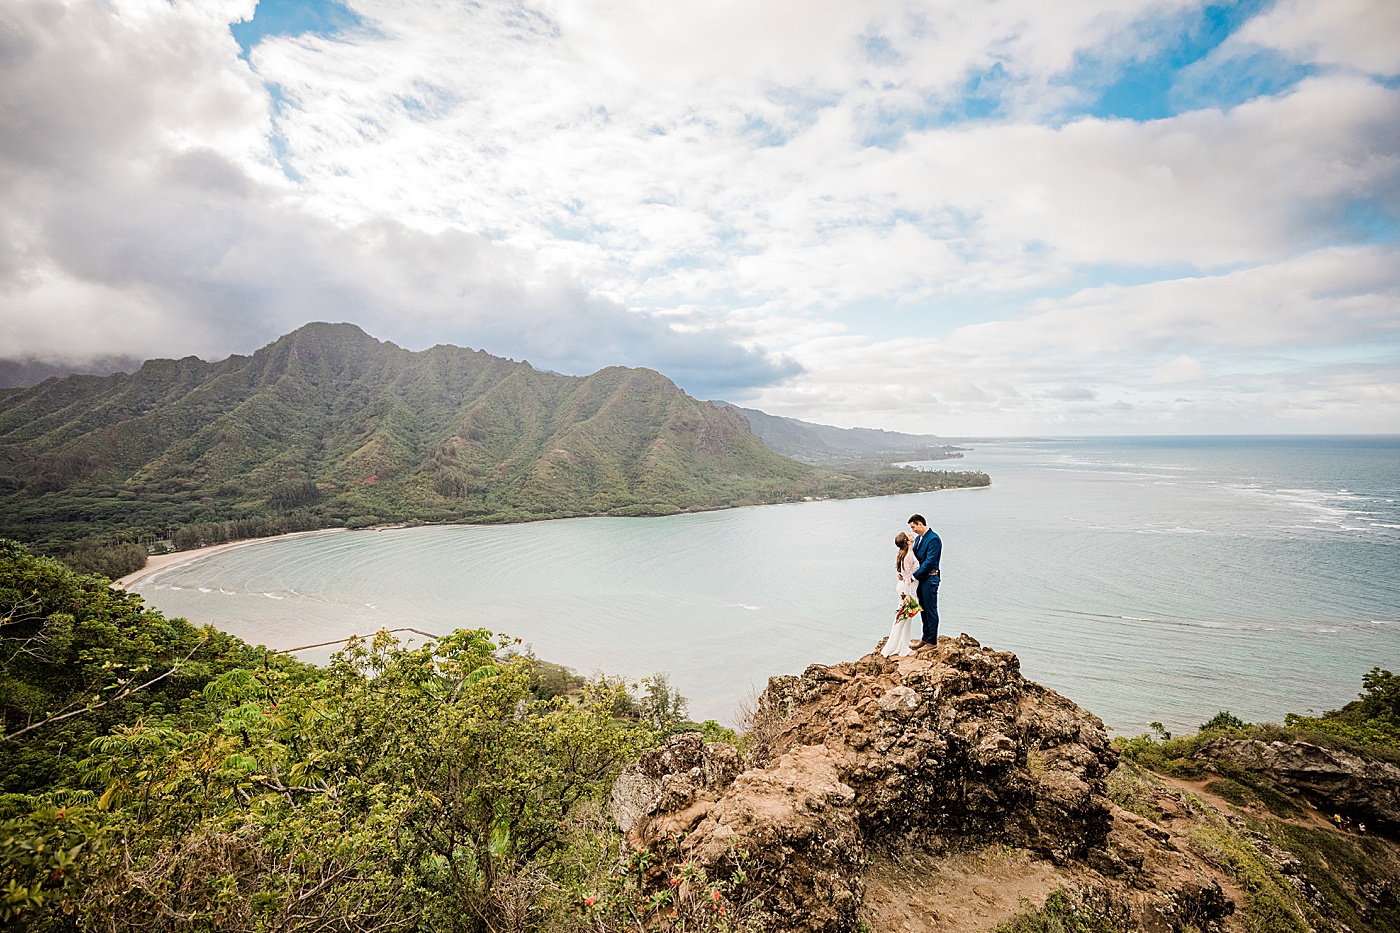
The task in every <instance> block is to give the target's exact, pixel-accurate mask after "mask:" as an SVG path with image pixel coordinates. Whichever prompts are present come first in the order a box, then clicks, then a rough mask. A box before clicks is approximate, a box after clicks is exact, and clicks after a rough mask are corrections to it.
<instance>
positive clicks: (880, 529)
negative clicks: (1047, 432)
mask: <svg viewBox="0 0 1400 933" xmlns="http://www.w3.org/2000/svg"><path fill="white" fill-rule="evenodd" d="M970 446H971V447H972V449H971V450H969V451H968V452H967V454H966V457H965V458H964V459H963V460H961V461H952V462H949V463H937V464H929V465H928V466H930V467H933V468H939V467H950V468H954V469H968V468H976V469H982V470H986V471H987V472H988V473H990V474H991V476H992V482H993V485H992V487H991V488H990V489H985V490H961V491H950V492H940V493H927V494H920V495H911V496H899V497H891V498H884V499H863V500H856V501H848V502H812V503H802V504H794V505H782V506H765V507H760V508H750V509H736V510H731V511H724V512H709V513H703V514H696V515H677V516H670V517H666V518H650V519H625V518H593V519H573V520H566V521H558V522H541V523H534V524H528V525H513V526H468V525H461V526H436V527H423V528H410V529H395V530H385V531H358V532H343V533H334V534H327V535H323V536H310V537H302V538H290V539H280V540H271V541H265V542H259V543H255V544H251V545H247V546H242V547H237V548H234V549H231V550H228V551H224V552H220V553H215V554H212V555H210V556H208V557H205V558H202V559H200V560H196V561H194V562H192V563H189V564H188V565H185V566H176V567H172V568H169V569H166V570H163V571H161V572H159V573H157V574H156V575H154V576H153V577H151V578H149V579H148V580H147V581H146V582H145V583H143V584H142V585H141V586H139V587H138V588H137V591H138V592H140V593H141V594H142V595H143V596H145V597H146V599H147V601H148V602H149V603H151V604H152V605H154V606H156V607H158V608H160V609H162V610H163V611H165V612H166V613H168V614H171V615H182V616H185V617H187V618H189V619H191V620H194V621H197V622H212V623H213V624H215V625H217V626H219V627H221V628H224V629H226V630H228V631H230V632H233V633H235V634H237V635H239V636H241V637H243V638H245V639H248V640H249V641H252V642H254V643H263V644H267V645H269V646H272V647H281V648H286V647H294V646H299V645H306V644H311V643H314V642H320V641H326V640H329V639H333V638H339V637H342V636H345V635H349V634H351V633H357V632H358V633H364V632H371V631H374V630H376V629H378V628H381V627H383V628H393V627H399V626H411V627H414V628H420V629H424V630H427V631H433V632H442V631H446V630H449V629H451V628H455V627H477V626H484V627H487V628H491V629H493V630H495V631H499V632H508V633H510V634H512V635H517V636H520V637H521V638H523V639H524V640H525V642H527V643H528V644H529V645H530V646H531V647H532V648H533V650H534V651H535V653H536V654H538V655H539V656H540V657H543V658H547V659H551V660H557V661H560V662H563V663H566V664H569V665H570V666H572V667H574V668H576V669H578V670H579V671H581V672H584V673H589V672H593V671H606V672H608V673H613V674H621V675H624V676H627V677H631V678H637V677H641V676H645V675H647V674H650V673H653V672H656V671H665V672H668V673H669V674H670V676H671V679H672V682H673V683H674V684H675V685H676V686H677V687H678V688H679V689H680V690H681V692H682V693H684V694H686V695H687V696H688V697H690V699H691V712H692V715H694V716H696V717H697V718H717V719H720V720H728V721H732V720H733V718H734V713H735V710H736V708H737V706H738V704H739V703H740V702H741V701H742V700H743V699H744V698H745V696H747V695H748V694H749V693H750V691H751V690H753V689H754V688H761V687H762V686H763V684H764V683H765V682H766V679H767V678H768V676H770V675H772V674H782V673H797V672H800V671H801V670H802V669H803V668H804V667H806V666H807V665H808V664H810V663H813V662H824V663H829V662H834V661H839V660H845V659H853V658H856V657H858V656H860V655H861V654H863V653H865V652H867V651H869V650H871V649H872V648H873V646H874V645H875V643H876V642H877V641H878V640H879V639H880V638H881V637H883V636H884V635H885V634H886V633H887V632H888V628H889V620H890V618H891V617H892V615H893V611H894V607H893V595H892V594H893V583H892V579H891V577H892V574H893V560H894V553H895V548H894V544H893V538H894V535H895V534H896V533H897V532H898V531H899V530H901V529H902V528H903V527H904V525H903V522H904V519H905V518H907V517H908V515H909V513H911V512H915V511H918V512H922V513H923V514H924V515H926V516H928V518H929V520H930V523H931V524H932V525H933V527H934V529H935V530H937V531H938V532H939V533H940V535H941V536H942V537H943V539H944V559H943V581H944V582H943V586H942V594H941V600H940V607H941V609H942V616H943V626H942V629H941V632H942V634H952V635H956V634H958V633H959V632H968V633H970V634H972V635H973V636H975V637H976V638H978V639H979V640H981V641H982V642H983V643H984V644H988V645H991V646H993V647H995V648H998V649H1007V650H1011V651H1014V652H1016V653H1017V654H1018V655H1019V656H1020V657H1021V662H1022V668H1023V670H1024V671H1025V673H1026V674H1027V675H1028V676H1029V677H1031V678H1033V679H1035V680H1038V681H1040V682H1042V683H1044V684H1046V685H1048V686H1051V687H1053V688H1055V689H1057V690H1059V691H1060V692H1062V693H1064V694H1066V695H1067V696H1069V697H1071V698H1072V699H1074V700H1076V701H1077V702H1079V703H1080V704H1081V705H1083V706H1085V707H1087V708H1089V709H1091V710H1093V711H1094V712H1095V713H1097V714H1099V715H1100V716H1102V717H1103V718H1104V720H1105V721H1106V722H1107V723H1108V724H1109V725H1110V726H1113V727H1114V728H1116V729H1118V730H1119V731H1120V732H1124V733H1136V732H1139V731H1143V730H1144V729H1145V728H1146V724H1147V723H1149V722H1151V721H1153V720H1160V721H1161V722H1163V723H1165V724H1166V725H1167V726H1168V727H1169V728H1171V729H1174V730H1181V729H1183V728H1188V729H1189V728H1194V727H1195V726H1196V725H1198V724H1199V723H1200V722H1201V721H1202V720H1203V719H1205V718H1208V717H1209V716H1211V715H1212V714H1214V713H1215V712H1216V711H1217V710H1220V709H1229V710H1231V711H1233V712H1234V713H1236V714H1237V715H1239V716H1242V717H1243V718H1245V719H1248V720H1251V721H1277V720H1281V719H1282V717H1283V715H1284V713H1286V712H1289V711H1298V712H1302V711H1305V710H1307V709H1309V708H1311V709H1315V710H1318V711H1321V710H1323V709H1328V708H1335V707H1336V706H1339V705H1341V704H1342V703H1345V702H1346V701H1347V700H1349V699H1352V698H1354V696H1355V695H1356V693H1357V692H1358V691H1359V689H1360V679H1361V675H1362V674H1363V673H1364V672H1365V671H1368V670H1370V668H1371V667H1373V666H1381V667H1387V668H1389V669H1392V670H1394V669H1397V668H1400V437H1381V438H1375V437H1367V438H1358V437H1306V438H1304V437H1279V438H1259V437H1249V438H1241V437H1178V438H1111V439H1104V438H1096V439H1087V440H1039V441H1017V442H1005V443H994V444H973V445H970ZM325 655H326V652H325V651H312V652H306V653H304V654H303V655H302V656H303V657H305V658H307V659H310V660H317V659H320V658H324V657H325Z"/></svg>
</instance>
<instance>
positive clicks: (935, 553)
mask: <svg viewBox="0 0 1400 933" xmlns="http://www.w3.org/2000/svg"><path fill="white" fill-rule="evenodd" d="M942 555H943V539H942V538H940V537H938V535H934V536H933V540H932V541H930V542H929V545H928V550H927V551H925V552H924V561H923V563H921V564H919V569H918V570H915V571H914V579H916V580H927V579H928V578H929V576H930V575H931V574H932V573H933V572H934V571H935V570H937V569H938V558H939V557H941V556H942Z"/></svg>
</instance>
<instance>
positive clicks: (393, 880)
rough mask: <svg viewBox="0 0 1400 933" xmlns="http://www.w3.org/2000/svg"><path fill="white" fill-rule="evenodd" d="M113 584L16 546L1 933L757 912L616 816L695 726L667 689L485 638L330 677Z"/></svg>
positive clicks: (384, 656) (368, 647) (8, 626)
mask: <svg viewBox="0 0 1400 933" xmlns="http://www.w3.org/2000/svg"><path fill="white" fill-rule="evenodd" d="M108 582H109V581H107V580H105V579H103V578H100V577H94V576H79V575H77V574H74V573H73V572H72V571H70V570H69V569H68V568H66V567H65V566H64V565H62V564H61V563H59V562H58V561H55V560H52V559H49V558H44V557H39V556H36V555H34V554H33V553H31V552H29V551H28V550H26V549H25V548H23V547H21V546H20V545H17V544H15V543H13V542H9V541H0V602H3V604H4V606H5V607H6V612H5V616H4V627H3V630H0V634H3V642H0V645H2V646H3V648H0V715H3V726H4V732H5V737H4V741H3V743H0V787H3V790H4V792H5V793H3V795H0V925H3V926H5V927H6V928H15V927H18V928H29V929H36V930H115V929H122V930H196V929H219V930H235V931H236V930H267V929H278V930H312V929H317V930H322V929H359V930H372V929H404V930H433V931H437V930H443V931H458V930H461V931H477V930H501V929H524V928H527V927H528V928H530V929H561V930H563V929H590V930H610V929H622V928H623V927H625V926H633V927H634V926H635V925H636V924H637V923H639V922H643V921H646V920H648V919H650V920H655V919H656V918H658V917H661V916H663V915H664V914H668V913H670V912H672V911H676V912H677V917H680V916H682V915H684V916H686V917H688V918H690V922H689V925H688V926H687V928H688V929H703V928H711V927H713V928H718V929H722V928H728V927H730V926H731V925H732V924H733V923H736V922H742V917H743V913H744V907H745V905H744V904H742V903H735V902H732V901H731V900H729V899H728V898H729V893H730V892H731V890H732V889H733V885H732V883H731V880H729V879H709V878H692V879H688V880H687V882H686V884H685V886H684V888H683V890H684V892H685V896H684V897H681V896H680V890H679V889H678V892H677V895H676V896H675V897H671V898H663V899H662V900H660V901H658V900H656V898H655V895H654V892H653V891H651V890H650V889H649V888H648V889H647V892H646V893H645V894H644V893H643V891H644V886H643V884H642V880H643V878H642V875H643V873H644V872H645V870H646V868H647V865H646V863H645V860H641V861H639V860H638V859H637V858H635V857H627V858H622V857H620V856H619V846H618V842H619V840H618V836H617V833H616V830H615V829H613V828H612V827H611V826H610V824H609V823H608V821H607V820H606V818H605V817H604V816H603V815H602V810H601V803H602V800H603V798H604V795H605V794H606V793H607V790H608V788H609V787H610V786H611V781H612V778H613V776H614V775H615V774H616V772H617V770H618V769H619V768H620V767H621V766H622V765H623V764H624V763H625V762H626V761H628V760H630V759H631V758H633V757H634V756H635V755H636V754H637V753H638V752H640V751H641V750H642V749H644V748H647V747H650V746H652V745H653V744H654V743H656V742H657V741H658V740H659V738H660V737H661V736H662V735H664V734H665V733H666V732H668V731H672V730H676V729H691V728H696V727H695V724H693V723H684V722H682V721H680V719H679V717H680V716H681V715H683V711H684V707H683V702H682V701H681V700H680V699H679V698H678V697H676V696H675V695H674V693H673V692H672V691H671V690H670V689H669V687H668V685H667V684H666V683H665V680H664V678H654V679H653V680H652V681H651V682H650V683H649V684H647V685H645V686H646V689H645V690H643V691H642V692H641V693H640V695H639V696H632V695H631V694H629V693H628V691H627V689H626V687H625V686H624V685H622V684H619V683H616V682H610V681H606V680H603V681H598V682H594V683H582V682H581V681H580V680H579V679H578V678H576V677H575V676H574V675H572V674H571V673H570V672H568V671H567V670H565V669H563V668H559V667H558V666H556V665H548V664H543V663H541V662H537V661H535V660H533V659H531V658H529V657H525V656H519V655H513V654H510V653H509V651H508V650H502V649H503V648H506V649H508V648H509V647H510V644H509V642H510V640H508V639H498V638H495V637H494V636H492V635H491V634H490V633H489V632H485V631H458V632H455V633H453V634H452V635H450V636H447V637H444V638H442V639H441V640H439V641H437V642H435V643H432V644H429V645H427V646H424V647H419V648H408V647H404V646H402V645H400V644H398V643H397V642H395V641H394V640H393V639H392V638H391V637H389V636H387V635H383V634H381V635H379V636H376V637H375V638H374V639H373V640H372V641H370V642H368V643H365V642H358V641H356V642H352V643H351V644H350V645H349V647H347V649H346V650H345V651H344V652H342V653H340V654H339V655H337V656H336V657H335V659H334V661H333V663H332V664H331V665H330V666H329V667H328V668H324V669H321V668H314V667H309V666H307V665H303V664H299V663H297V662H296V661H293V660H291V659H289V658H286V657H284V656H280V655H276V654H271V653H268V652H266V651H265V650H263V649H255V648H252V647H249V646H248V645H245V644H243V643H242V642H240V641H238V640H237V639H235V638H232V637H231V636H228V635H224V634H222V633H220V632H217V631H215V630H214V629H212V628H202V629H201V628H196V627H194V626H192V625H190V624H188V623H187V622H185V621H183V620H180V619H166V618H164V617H163V616H162V615H161V614H160V613H157V612H148V611H146V610H145V609H144V608H143V607H142V605H141V601H140V598H139V597H136V596H133V595H131V594H127V593H123V592H120V591H115V590H112V589H110V588H109V586H108ZM703 728H704V729H705V731H709V732H711V733H712V734H721V733H725V732H726V730H722V729H720V727H718V726H716V725H715V724H713V723H707V724H705V726H704V727H703ZM726 737H729V738H732V737H733V736H732V733H729V734H728V735H727V736H726ZM720 906H725V907H727V911H718V910H716V907H720Z"/></svg>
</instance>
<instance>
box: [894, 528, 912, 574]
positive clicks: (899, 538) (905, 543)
mask: <svg viewBox="0 0 1400 933" xmlns="http://www.w3.org/2000/svg"><path fill="white" fill-rule="evenodd" d="M912 540H913V539H911V538H910V537H909V535H907V534H905V533H904V532H902V531H901V532H900V533H899V534H897V535H895V536H894V543H895V545H896V546H898V547H899V556H898V557H896V558H895V559H894V569H895V572H896V573H898V572H900V571H902V570H903V569H904V555H905V554H908V553H909V544H910V542H911V541H912Z"/></svg>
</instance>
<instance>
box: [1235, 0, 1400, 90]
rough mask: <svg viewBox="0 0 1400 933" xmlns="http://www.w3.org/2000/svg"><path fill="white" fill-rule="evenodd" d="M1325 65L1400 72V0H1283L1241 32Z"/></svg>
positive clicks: (1242, 36) (1248, 40) (1247, 38)
mask: <svg viewBox="0 0 1400 933" xmlns="http://www.w3.org/2000/svg"><path fill="white" fill-rule="evenodd" d="M1236 40H1237V41H1238V42H1242V43H1255V44H1258V45H1261V46H1266V47H1269V48H1275V49H1279V50H1280V51H1284V52H1287V53H1289V54H1290V55H1292V56H1293V57H1295V58H1297V59H1299V60H1302V61H1306V62H1310V63H1317V64H1323V65H1343V66H1347V67H1351V68H1355V69H1358V70H1360V71H1365V72H1370V73H1372V74H1379V75H1394V74H1397V73H1400V4H1396V3H1394V2H1393V0H1280V2H1278V3H1277V4H1275V5H1274V6H1273V8H1272V9H1270V10H1268V11H1267V12H1265V13H1264V14H1263V15H1261V16H1259V17H1256V18H1255V19H1253V20H1251V21H1250V22H1248V23H1246V24H1245V26H1244V27H1243V28H1242V29H1241V30H1240V31H1239V33H1238V34H1237V37H1236Z"/></svg>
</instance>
